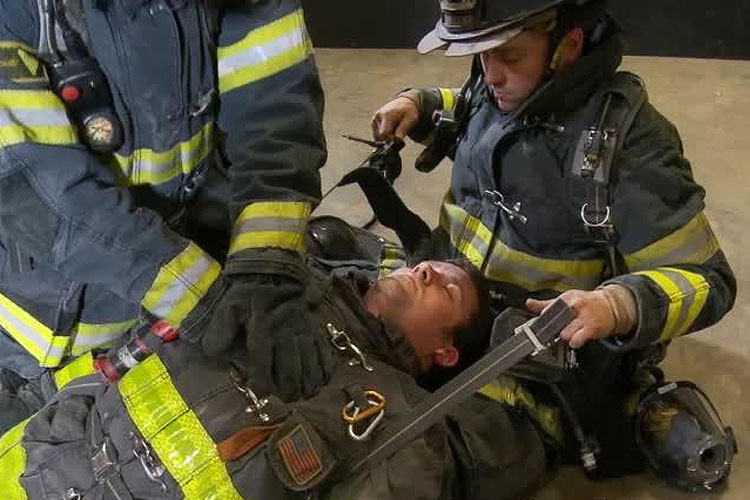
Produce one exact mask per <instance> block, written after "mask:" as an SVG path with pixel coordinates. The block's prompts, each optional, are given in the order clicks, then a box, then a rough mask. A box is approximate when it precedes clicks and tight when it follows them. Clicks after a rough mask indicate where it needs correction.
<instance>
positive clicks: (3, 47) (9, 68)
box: [0, 42, 46, 84]
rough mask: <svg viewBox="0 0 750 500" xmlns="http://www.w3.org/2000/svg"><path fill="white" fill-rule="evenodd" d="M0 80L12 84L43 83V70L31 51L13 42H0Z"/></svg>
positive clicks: (44, 78) (44, 79)
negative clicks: (8, 81)
mask: <svg viewBox="0 0 750 500" xmlns="http://www.w3.org/2000/svg"><path fill="white" fill-rule="evenodd" d="M0 80H10V81H12V82H14V83H21V84H22V83H36V82H45V81H46V77H45V75H44V69H43V67H42V65H41V64H40V63H39V59H37V58H36V56H34V55H33V53H32V51H31V49H29V48H28V47H25V46H24V45H23V44H20V43H15V42H0Z"/></svg>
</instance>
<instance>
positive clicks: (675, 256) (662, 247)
mask: <svg viewBox="0 0 750 500" xmlns="http://www.w3.org/2000/svg"><path fill="white" fill-rule="evenodd" d="M719 248H720V247H719V241H718V240H717V239H716V236H715V235H714V233H713V231H712V230H711V226H710V224H709V223H708V219H707V218H706V215H705V214H704V213H703V212H701V213H699V214H698V215H696V216H695V217H694V218H693V219H692V220H691V221H690V222H688V223H687V224H686V225H685V226H684V227H682V228H680V229H678V230H677V231H675V232H673V233H672V234H669V235H667V236H665V237H664V238H661V239H660V240H658V241H655V242H654V243H652V244H650V245H648V246H647V247H645V248H643V249H642V250H639V251H637V252H634V253H632V254H628V255H625V263H626V264H627V266H628V269H631V270H634V271H640V270H644V269H653V268H654V267H658V266H664V265H669V264H703V263H705V262H706V261H707V260H708V259H710V258H711V257H713V256H714V254H715V253H716V252H718V251H719Z"/></svg>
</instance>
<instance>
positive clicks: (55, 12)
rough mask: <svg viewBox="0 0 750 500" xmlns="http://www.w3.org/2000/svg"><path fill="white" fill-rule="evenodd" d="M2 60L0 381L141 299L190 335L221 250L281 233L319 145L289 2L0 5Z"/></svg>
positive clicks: (9, 390)
mask: <svg viewBox="0 0 750 500" xmlns="http://www.w3.org/2000/svg"><path fill="white" fill-rule="evenodd" d="M0 62H2V64H0V265H1V266H0V269H1V271H0V368H1V369H2V377H1V378H0V393H1V394H4V395H6V396H8V395H14V393H15V392H16V387H17V386H18V385H19V384H21V383H23V381H24V380H25V379H31V378H33V377H36V376H38V375H39V374H40V373H43V372H44V371H45V370H48V369H52V368H56V367H59V366H61V365H63V364H65V362H66V360H68V359H70V358H71V357H75V356H78V355H81V354H82V353H85V352H87V351H89V350H90V349H92V348H94V347H97V346H101V345H106V344H108V343H110V342H112V341H115V340H116V339H117V338H118V337H119V336H120V335H121V334H122V333H123V332H125V331H127V330H128V329H129V328H130V327H131V326H132V325H133V324H134V323H135V321H136V319H137V318H138V317H139V316H141V315H142V314H143V311H147V312H148V313H149V315H151V316H155V317H159V318H165V319H166V320H168V321H169V322H170V323H171V324H172V325H174V326H179V327H180V328H181V329H182V330H183V331H185V332H188V333H189V332H190V331H193V330H198V329H201V330H202V328H199V327H200V325H201V323H202V320H203V319H205V318H207V317H209V316H210V314H211V312H212V311H218V312H221V311H223V310H225V309H226V307H228V306H227V304H229V303H230V302H231V299H232V296H233V295H235V294H236V293H237V292H236V290H237V289H238V287H239V286H240V285H241V283H242V281H243V276H242V275H240V274H238V273H233V274H232V276H231V278H230V277H229V274H230V271H227V272H226V273H225V272H222V267H221V265H222V263H223V261H224V260H225V259H226V256H227V255H229V257H230V258H238V257H241V256H242V255H243V254H244V253H245V252H247V251H250V250H252V249H254V248H258V247H266V246H276V247H280V248H289V249H296V248H297V246H299V244H300V243H299V238H298V237H297V233H296V228H297V227H298V226H300V227H301V225H302V224H303V223H304V220H305V219H306V216H307V214H308V213H309V212H310V210H311V208H312V207H313V206H314V205H315V204H316V203H317V202H318V200H319V199H320V185H319V184H320V182H319V174H318V169H319V167H320V166H321V165H322V164H323V162H324V159H325V144H324V138H323V131H322V123H321V120H322V113H323V96H322V91H321V87H320V82H319V78H318V72H317V69H316V66H315V62H314V59H313V56H312V45H311V42H310V39H309V38H308V35H307V32H306V29H305V25H304V20H303V14H302V10H301V7H300V5H299V2H298V1H296V0H278V1H272V2H263V1H260V2H251V1H247V2H222V1H217V2H207V1H192V0H191V1H182V0H145V1H143V0H139V1H136V0H116V1H108V2H99V1H92V0H0ZM251 199H252V200H255V201H258V200H264V199H273V200H274V203H271V204H267V205H263V206H262V207H263V209H262V210H254V209H252V208H251V207H250V206H249V202H250V200H251ZM232 232H233V236H231V238H230V234H231V233H232ZM230 267H231V265H230ZM223 314H225V315H226V314H227V313H226V311H225V312H224V313H223ZM206 335H209V336H210V335H211V332H208V333H207V334H206ZM44 380H47V381H49V378H48V379H44V378H43V381H44ZM47 385H49V384H47ZM42 386H43V387H42V389H44V386H45V383H44V382H43V383H42ZM37 389H39V388H38V387H37ZM19 396H21V397H19V398H14V399H13V402H12V403H8V404H3V412H2V419H0V428H6V427H7V425H9V424H11V423H13V422H17V421H19V420H21V419H23V418H24V417H25V416H28V415H29V414H30V413H31V412H32V411H33V410H35V409H36V407H38V406H39V403H40V401H39V397H40V395H39V394H38V390H33V388H32V389H29V388H28V387H27V388H24V389H23V390H21V391H20V393H19Z"/></svg>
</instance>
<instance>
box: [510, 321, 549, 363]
mask: <svg viewBox="0 0 750 500" xmlns="http://www.w3.org/2000/svg"><path fill="white" fill-rule="evenodd" d="M536 320H537V318H532V319H530V320H528V321H527V322H526V323H524V324H523V325H521V326H519V327H517V328H516V329H515V330H513V333H516V334H518V333H523V334H524V335H526V337H527V338H528V339H529V342H531V345H533V346H534V352H532V353H531V355H532V356H536V355H537V354H539V353H540V352H542V351H544V350H546V349H547V348H546V347H545V346H544V344H542V343H541V342H540V341H539V337H537V336H536V334H535V333H534V330H532V329H531V325H533V324H534V322H536Z"/></svg>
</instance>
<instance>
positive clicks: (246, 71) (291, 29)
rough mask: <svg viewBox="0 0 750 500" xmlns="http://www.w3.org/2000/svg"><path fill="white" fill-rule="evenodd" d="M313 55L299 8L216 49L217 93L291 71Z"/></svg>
mask: <svg viewBox="0 0 750 500" xmlns="http://www.w3.org/2000/svg"><path fill="white" fill-rule="evenodd" d="M311 54H312V42H311V41H310V37H309V36H308V34H307V29H306V28H305V20H304V16H303V14H302V9H298V10H296V11H294V12H292V13H291V14H288V15H286V16H284V17H282V18H280V19H277V20H276V21H273V22H271V23H269V24H267V25H265V26H263V27H261V28H258V29H256V30H253V31H251V32H250V33H248V34H247V36H245V38H244V39H242V40H240V41H239V42H237V43H235V44H233V45H230V46H228V47H219V49H218V59H219V60H218V73H219V90H220V93H222V94H223V93H225V92H229V91H230V90H233V89H236V88H238V87H242V86H243V85H247V84H249V83H252V82H256V81H258V80H262V79H264V78H267V77H269V76H272V75H275V74H276V73H280V72H281V71H283V70H285V69H287V68H291V67H292V66H294V65H295V64H298V63H300V62H302V61H304V60H305V59H307V58H308V57H310V55H311Z"/></svg>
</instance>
